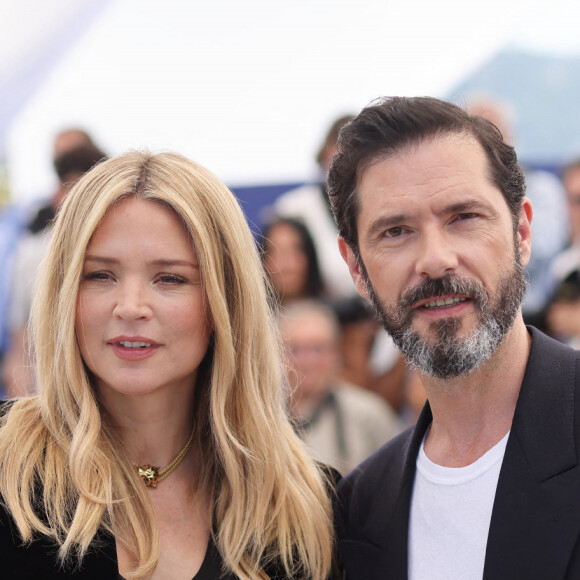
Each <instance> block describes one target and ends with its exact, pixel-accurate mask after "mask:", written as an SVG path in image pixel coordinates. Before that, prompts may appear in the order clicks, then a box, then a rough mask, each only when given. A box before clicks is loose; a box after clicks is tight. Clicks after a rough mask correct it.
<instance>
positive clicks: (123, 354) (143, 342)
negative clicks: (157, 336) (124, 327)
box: [107, 336, 161, 361]
mask: <svg viewBox="0 0 580 580" xmlns="http://www.w3.org/2000/svg"><path fill="white" fill-rule="evenodd" d="M107 344H109V345H110V346H111V348H112V349H113V352H114V353H115V355H116V356H118V357H119V358H120V359H123V360H128V361H139V360H143V359H145V358H148V357H150V356H151V355H153V354H154V353H155V352H157V351H158V350H159V349H160V348H161V345H160V344H158V343H156V342H155V341H154V340H151V339H149V338H145V337H141V336H131V337H124V336H122V337H117V338H114V339H112V340H110V341H108V342H107Z"/></svg>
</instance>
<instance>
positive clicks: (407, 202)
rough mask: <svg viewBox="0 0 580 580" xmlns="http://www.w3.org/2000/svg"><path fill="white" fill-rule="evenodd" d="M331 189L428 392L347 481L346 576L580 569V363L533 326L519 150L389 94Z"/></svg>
mask: <svg viewBox="0 0 580 580" xmlns="http://www.w3.org/2000/svg"><path fill="white" fill-rule="evenodd" d="M328 183H329V193H330V197H331V203H332V208H333V212H334V216H335V219H336V221H337V224H338V228H339V234H340V237H339V247H340V251H341V253H342V256H343V258H344V259H345V261H346V262H347V264H348V266H349V269H350V272H351V275H352V277H353V280H354V281H355V284H356V286H357V289H358V291H359V293H360V294H361V295H362V296H364V297H366V298H369V299H370V300H371V301H372V303H373V305H374V308H375V310H376V312H377V314H378V315H379V317H380V319H381V321H382V322H383V324H384V326H385V328H386V329H387V331H388V332H389V333H390V334H391V335H392V337H393V339H394V341H395V343H396V344H397V346H398V347H399V348H400V349H401V351H402V352H403V353H404V354H405V356H406V357H407V359H408V363H409V365H410V366H411V367H412V368H415V369H417V370H418V371H419V373H420V376H421V379H422V382H423V385H424V387H425V390H426V392H427V396H428V402H427V404H426V406H425V408H424V409H423V411H422V413H421V416H420V417H419V420H418V422H417V425H416V426H415V427H412V428H410V429H409V430H407V431H406V432H404V433H403V434H401V435H400V436H399V437H397V438H395V439H394V440H393V441H392V442H390V443H388V444H387V445H386V446H384V447H383V448H382V449H381V450H379V451H378V452H377V453H375V454H374V455H373V456H371V457H370V458H369V459H368V460H366V461H365V462H363V463H362V464H361V465H360V466H359V467H358V468H356V469H355V470H354V471H353V472H352V473H351V474H350V475H349V476H347V477H346V478H345V479H344V480H342V482H341V484H340V485H339V497H338V499H337V509H336V518H337V529H338V537H339V551H340V555H341V559H342V561H343V564H344V567H345V570H346V578H347V579H348V580H374V579H381V580H383V579H385V578H388V579H389V580H391V579H399V578H402V579H403V578H410V579H411V580H418V579H429V580H437V579H461V580H466V579H468V580H469V579H476V578H477V579H481V578H484V579H489V580H491V579H493V580H498V579H505V580H508V579H509V580H513V579H516V578H525V579H526V580H529V579H538V580H539V579H547V578H549V579H550V580H553V579H558V578H580V545H578V544H577V542H578V541H579V540H578V538H579V537H580V465H579V463H578V459H577V449H579V450H580V401H577V400H576V399H577V392H578V389H579V388H580V366H579V362H580V358H579V357H578V356H577V354H576V352H575V351H573V350H571V349H569V348H567V347H565V346H563V345H560V344H559V343H557V342H555V341H553V340H552V339H549V338H548V337H546V336H545V335H543V334H541V333H540V332H538V331H537V330H536V329H534V328H527V327H526V326H525V325H524V322H523V319H522V313H521V301H522V298H523V295H524V290H525V278H524V274H523V267H524V266H525V265H526V264H527V262H528V260H529V258H530V252H531V228H530V223H531V219H532V207H531V204H530V202H529V200H528V199H527V198H526V197H525V183H524V177H523V173H522V170H521V168H520V166H519V164H518V161H517V157H516V154H515V151H514V150H513V148H512V147H511V146H509V145H507V144H506V143H504V141H503V139H502V136H501V133H500V132H499V130H498V129H497V128H496V127H495V126H494V125H492V124H491V123H490V122H489V121H487V120H485V119H483V118H481V117H477V116H473V115H469V114H468V113H466V112H465V111H463V110H462V109H460V108H459V107H456V106H455V105H452V104H450V103H447V102H444V101H440V100H438V99H432V98H403V97H393V98H386V99H382V100H380V101H378V102H376V103H373V104H371V105H370V106H369V107H367V108H365V109H364V110H363V111H362V112H361V113H360V114H359V115H358V117H356V118H355V119H354V120H353V121H352V122H351V123H350V124H349V125H347V126H346V127H345V128H344V129H343V130H342V131H341V134H340V140H339V147H338V155H337V156H336V157H335V158H334V161H333V165H332V167H331V170H330V175H329V181H328Z"/></svg>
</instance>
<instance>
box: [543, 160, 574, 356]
mask: <svg viewBox="0 0 580 580" xmlns="http://www.w3.org/2000/svg"><path fill="white" fill-rule="evenodd" d="M562 181H563V183H564V189H565V190H566V199H567V203H568V219H569V224H570V245H569V246H568V248H566V249H565V250H564V251H563V252H562V253H561V254H559V255H558V256H557V257H556V258H555V260H554V262H553V264H552V272H551V273H552V277H553V278H554V279H555V280H556V281H557V282H558V285H557V287H556V291H555V293H554V298H553V301H552V303H551V305H550V306H549V308H548V312H547V316H546V320H547V324H548V330H549V332H550V334H551V335H552V336H554V337H555V338H558V339H559V340H562V341H564V342H567V343H568V344H570V345H571V346H573V347H574V348H580V159H577V160H575V161H573V162H572V163H570V164H568V165H567V166H566V167H565V168H564V169H563V171H562Z"/></svg>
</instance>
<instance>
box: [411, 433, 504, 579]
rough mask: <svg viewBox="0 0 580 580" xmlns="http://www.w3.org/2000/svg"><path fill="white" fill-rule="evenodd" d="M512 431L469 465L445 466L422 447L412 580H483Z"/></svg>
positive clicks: (414, 509)
mask: <svg viewBox="0 0 580 580" xmlns="http://www.w3.org/2000/svg"><path fill="white" fill-rule="evenodd" d="M508 436H509V432H508V433H507V434H506V435H505V436H504V438H503V439H502V440H501V441H500V442H499V443H497V444H496V445H495V446H494V447H492V448H491V449H490V450H489V451H488V452H487V453H485V454H484V455H483V456H482V457H480V458H479V459H478V460H477V461H476V462H475V463H472V464H471V465H467V466H466V467H457V468H456V467H442V466H441V465H437V464H436V463H433V462H432V461H431V460H430V459H429V458H428V457H427V455H425V451H424V449H423V445H424V443H425V442H424V441H423V445H421V449H420V451H419V455H418V457H417V473H416V475H415V483H414V487H413V498H412V501H411V519H410V523H409V580H456V579H459V578H460V579H461V580H476V579H478V580H481V578H482V577H483V566H484V562H485V550H486V546H487V536H488V532H489V523H490V520H491V512H492V509H493V502H494V498H495V491H496V488H497V482H498V479H499V472H500V468H501V464H502V461H503V456H504V453H505V448H506V444H507V440H508Z"/></svg>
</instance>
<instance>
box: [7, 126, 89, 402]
mask: <svg viewBox="0 0 580 580" xmlns="http://www.w3.org/2000/svg"><path fill="white" fill-rule="evenodd" d="M81 145H94V142H93V140H92V138H91V136H90V135H89V134H88V133H87V132H86V131H85V130H83V129H80V128H78V127H71V128H67V129H63V130H61V131H60V132H59V133H57V134H56V136H55V137H54V140H53V145H52V159H53V163H54V161H55V160H56V159H57V158H58V157H60V156H61V155H62V154H63V153H66V152H67V151H69V150H70V149H74V148H76V147H78V146H81ZM60 189H61V187H60V186H59V190H60ZM56 195H57V196H59V192H58V191H57V193H56ZM51 197H53V196H51ZM43 203H46V204H47V205H42V204H43ZM39 206H41V207H40V209H39ZM51 206H52V199H50V200H49V201H48V202H45V201H44V200H42V201H33V202H30V201H25V202H18V203H13V204H11V205H9V206H7V207H4V208H3V209H2V213H1V214H0V273H1V276H0V391H4V386H3V384H2V376H3V374H4V372H3V367H4V359H5V357H6V355H7V353H8V350H9V348H10V343H11V337H12V332H11V329H10V324H9V313H10V309H11V299H12V284H13V270H14V260H15V256H16V253H17V248H18V246H19V243H20V240H21V238H22V236H23V235H27V233H28V232H29V231H30V229H29V228H30V227H31V226H32V227H33V229H36V228H38V227H39V226H40V224H41V223H42V222H43V221H44V222H46V221H49V220H50V216H49V215H48V214H49V213H52V212H51V211H50V210H49V209H47V208H49V207H51ZM52 215H54V214H52Z"/></svg>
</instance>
